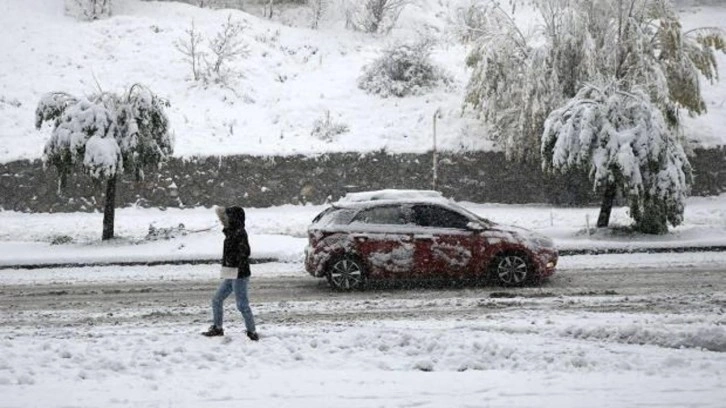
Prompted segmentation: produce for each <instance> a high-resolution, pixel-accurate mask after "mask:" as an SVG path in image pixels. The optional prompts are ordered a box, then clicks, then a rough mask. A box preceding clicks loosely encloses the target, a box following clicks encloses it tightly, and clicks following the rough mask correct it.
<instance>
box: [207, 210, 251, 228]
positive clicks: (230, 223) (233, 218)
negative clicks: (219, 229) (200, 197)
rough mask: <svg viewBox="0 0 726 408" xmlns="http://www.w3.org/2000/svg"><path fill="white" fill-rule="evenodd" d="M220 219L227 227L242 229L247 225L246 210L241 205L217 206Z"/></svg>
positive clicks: (216, 211)
mask: <svg viewBox="0 0 726 408" xmlns="http://www.w3.org/2000/svg"><path fill="white" fill-rule="evenodd" d="M214 212H215V213H217V217H218V218H219V221H220V222H221V223H222V225H223V226H224V228H225V229H232V230H236V229H240V228H244V227H245V210H244V209H243V208H242V207H240V206H237V205H235V206H232V207H215V208H214Z"/></svg>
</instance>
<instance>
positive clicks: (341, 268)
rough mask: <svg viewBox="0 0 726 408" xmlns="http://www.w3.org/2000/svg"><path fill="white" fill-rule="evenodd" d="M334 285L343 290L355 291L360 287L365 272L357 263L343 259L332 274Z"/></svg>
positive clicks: (334, 266)
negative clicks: (354, 289)
mask: <svg viewBox="0 0 726 408" xmlns="http://www.w3.org/2000/svg"><path fill="white" fill-rule="evenodd" d="M330 278H331V280H332V281H333V284H334V285H335V286H336V287H338V288H341V289H353V288H356V287H358V286H359V285H360V283H361V281H362V278H363V271H362V270H361V268H360V266H359V265H358V263H357V262H355V261H351V260H350V259H343V260H340V261H338V262H336V263H335V265H333V269H332V270H331V272H330Z"/></svg>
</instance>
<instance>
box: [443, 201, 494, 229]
mask: <svg viewBox="0 0 726 408" xmlns="http://www.w3.org/2000/svg"><path fill="white" fill-rule="evenodd" d="M449 205H450V206H451V208H453V209H455V210H456V211H458V212H460V213H462V214H464V215H466V216H467V217H470V218H473V219H475V220H478V221H481V222H483V223H484V224H486V225H487V226H489V225H492V224H494V222H492V221H491V220H489V219H486V218H484V217H482V216H480V215H477V214H474V213H473V212H471V211H469V210H467V209H466V208H464V207H462V206H460V205H458V204H454V203H450V204H449Z"/></svg>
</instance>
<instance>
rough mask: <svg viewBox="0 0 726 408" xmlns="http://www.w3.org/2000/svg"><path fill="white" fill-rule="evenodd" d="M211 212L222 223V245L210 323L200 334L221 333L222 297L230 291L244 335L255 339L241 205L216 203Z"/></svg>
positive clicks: (247, 252) (224, 297) (221, 334)
mask: <svg viewBox="0 0 726 408" xmlns="http://www.w3.org/2000/svg"><path fill="white" fill-rule="evenodd" d="M215 212H216V213H217V217H219V220H220V222H221V223H222V225H223V227H224V228H223V230H222V232H224V247H223V249H222V269H221V278H222V283H220V285H219V288H218V289H217V292H216V293H215V294H214V297H213V298H212V314H213V319H214V320H213V324H212V326H211V327H210V328H209V329H208V330H207V331H205V332H202V334H203V335H204V336H207V337H214V336H224V328H223V327H222V325H223V323H222V322H223V314H224V300H225V299H227V297H228V296H229V295H230V294H231V293H232V292H234V295H235V300H236V302H237V309H238V310H239V311H240V312H241V313H242V317H243V318H244V320H245V328H246V329H247V337H249V338H250V340H253V341H257V340H259V339H260V336H259V335H258V334H257V330H256V329H255V317H254V316H253V314H252V309H251V308H250V303H249V299H248V297H247V284H248V283H249V280H250V243H249V240H248V239H247V231H246V230H245V211H244V209H242V207H239V206H233V207H227V208H225V207H216V208H215Z"/></svg>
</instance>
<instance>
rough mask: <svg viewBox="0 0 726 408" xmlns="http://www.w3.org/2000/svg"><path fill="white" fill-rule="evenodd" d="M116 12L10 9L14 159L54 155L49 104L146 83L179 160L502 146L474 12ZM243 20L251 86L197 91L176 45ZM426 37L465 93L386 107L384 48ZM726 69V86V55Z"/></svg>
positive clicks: (703, 131) (718, 87) (702, 140)
mask: <svg viewBox="0 0 726 408" xmlns="http://www.w3.org/2000/svg"><path fill="white" fill-rule="evenodd" d="M114 3H115V15H114V16H113V17H112V18H109V19H103V20H100V21H95V22H91V23H83V22H78V21H75V20H74V19H72V18H70V17H67V16H64V14H63V0H24V1H19V0H3V1H1V2H0V26H2V27H3V35H2V36H0V54H1V55H3V58H1V59H0V161H2V162H7V161H11V160H16V159H22V158H30V159H34V158H39V157H40V156H41V153H42V147H43V145H44V143H45V142H46V141H47V140H48V137H49V132H48V131H47V129H45V130H44V131H37V130H36V129H35V128H34V111H35V108H36V106H37V105H38V102H39V100H40V97H41V96H42V95H43V94H45V93H47V92H50V91H64V92H68V93H70V94H72V95H79V96H80V95H87V94H91V93H94V92H97V90H98V87H99V86H100V87H101V88H102V89H103V90H106V91H116V92H120V91H122V90H124V89H127V88H128V87H129V86H130V85H132V84H134V83H138V82H140V83H143V84H146V85H148V86H149V87H150V88H151V89H152V90H153V91H155V92H157V93H159V94H160V95H161V96H163V97H165V98H168V99H169V101H170V103H171V107H170V108H169V115H170V120H171V125H172V128H173V129H174V130H175V134H176V153H175V155H177V156H191V155H227V154H234V153H246V154H255V155H270V154H273V155H279V154H319V153H321V152H330V151H364V152H365V151H377V150H380V149H385V150H387V151H390V152H424V151H428V150H430V149H431V148H432V132H431V128H432V118H433V115H434V112H436V111H437V110H438V109H440V112H441V118H440V119H438V120H437V146H438V148H439V149H444V150H451V151H459V150H491V149H494V148H495V147H494V146H492V143H491V142H490V141H488V140H487V139H486V138H485V137H483V136H482V135H483V133H484V131H483V130H482V127H481V125H480V121H479V120H477V119H476V118H474V117H473V116H472V115H471V114H470V113H465V114H464V115H462V111H461V108H462V102H463V95H464V89H465V86H466V83H467V82H468V75H469V73H468V72H467V69H466V67H465V64H464V61H465V57H466V51H467V50H466V49H465V47H464V46H462V45H460V44H458V43H456V42H455V41H454V40H453V38H452V36H451V35H448V34H449V33H450V28H451V25H450V24H449V20H450V19H451V17H452V15H453V14H454V9H455V6H456V5H457V4H460V3H462V1H458V0H420V1H417V2H415V4H414V5H412V6H409V7H407V8H406V9H404V12H403V13H402V14H401V18H400V21H399V24H398V26H397V29H396V30H394V31H393V32H392V33H391V34H390V35H388V36H370V35H364V34H362V33H355V32H352V31H350V30H345V29H344V27H343V26H344V24H343V19H342V16H341V15H340V11H339V10H337V9H336V10H331V12H330V13H329V17H328V19H327V20H326V21H325V22H324V24H323V25H322V27H321V29H320V30H310V29H307V28H305V26H307V22H306V20H305V13H294V12H291V13H289V14H288V16H286V17H290V18H286V19H285V20H286V21H285V22H287V24H280V22H278V21H274V20H272V21H270V20H267V19H264V18H259V17H256V16H254V15H252V14H248V13H245V12H242V11H238V10H210V9H200V8H197V7H193V6H191V5H187V4H181V3H175V2H147V1H140V0H123V1H115V2H114ZM229 15H231V16H232V17H233V18H234V19H236V20H239V21H244V22H246V24H247V26H248V29H247V30H245V40H246V41H247V42H248V44H249V46H250V50H251V54H250V55H249V57H247V58H246V59H243V60H240V61H238V62H236V63H235V67H236V68H238V69H240V70H241V72H242V73H243V75H244V77H243V78H241V79H240V80H239V81H237V83H236V85H235V86H234V91H232V90H230V89H224V88H220V87H215V86H212V87H210V88H208V89H205V88H204V87H201V86H194V83H193V82H191V81H189V80H188V79H189V77H190V76H191V69H190V67H189V65H188V64H186V63H185V62H183V56H182V54H181V53H180V52H179V51H177V50H176V49H175V48H174V42H175V41H177V40H179V39H181V38H183V37H184V36H185V33H184V31H185V30H187V29H188V28H189V27H190V25H191V22H192V21H194V24H195V27H196V28H197V29H198V30H199V31H200V32H201V33H202V34H203V35H204V36H205V38H210V37H213V36H214V34H215V33H217V32H218V31H219V30H220V27H221V25H222V23H223V22H224V21H225V20H226V18H227V17H228V16H229ZM292 17H296V18H297V20H295V19H294V18H292ZM682 18H683V23H684V26H685V27H686V28H691V27H698V26H708V27H724V21H726V8H719V7H698V8H689V9H687V10H684V12H683V14H682ZM291 24H296V25H297V27H294V26H290V25H291ZM420 33H428V34H429V35H433V36H434V37H436V38H437V39H438V40H439V45H438V46H437V47H436V48H435V49H434V52H433V54H432V58H433V60H434V61H435V62H437V63H438V64H439V65H440V66H442V67H443V68H444V69H446V70H447V71H448V72H449V73H450V74H451V75H452V76H453V78H454V83H453V85H452V87H451V89H436V90H434V91H433V92H431V93H430V94H427V95H422V96H416V97H408V98H388V99H381V98H378V97H376V96H372V95H369V94H366V93H365V92H363V91H362V90H360V89H359V88H358V87H357V79H358V77H359V76H360V74H361V69H362V68H363V67H364V66H365V65H366V64H369V63H371V62H372V61H373V60H374V59H375V58H376V57H377V56H378V55H379V54H380V51H381V50H382V49H383V48H385V47H386V46H387V45H390V44H392V43H395V42H396V41H400V40H406V39H410V38H412V37H414V36H418V35H419V34H420ZM717 58H718V62H719V65H720V66H719V73H720V77H722V78H724V77H726V55H723V54H719V55H718V57H717ZM702 90H703V95H704V98H705V101H706V104H707V108H708V110H709V113H708V114H706V115H704V116H701V117H698V118H686V119H685V120H686V135H687V137H688V138H689V139H691V140H693V141H694V142H695V143H696V144H697V145H702V146H713V145H724V144H726V143H725V142H724V140H725V136H724V132H722V131H721V129H723V128H724V127H726V82H723V81H722V82H716V83H714V84H710V83H707V82H704V83H703V84H702ZM326 112H330V118H331V119H332V120H333V121H334V122H336V123H340V124H344V125H346V126H347V127H348V128H349V131H348V132H346V133H343V134H341V135H338V136H337V137H336V138H334V139H333V140H330V141H325V140H321V139H319V138H316V137H314V136H311V131H312V129H313V123H314V122H315V121H316V120H318V119H323V118H324V117H325V115H326Z"/></svg>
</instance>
